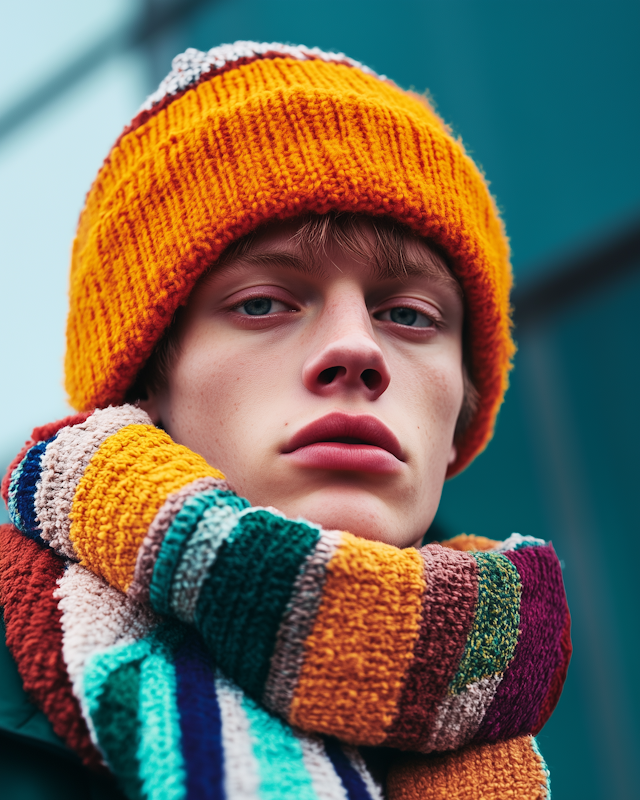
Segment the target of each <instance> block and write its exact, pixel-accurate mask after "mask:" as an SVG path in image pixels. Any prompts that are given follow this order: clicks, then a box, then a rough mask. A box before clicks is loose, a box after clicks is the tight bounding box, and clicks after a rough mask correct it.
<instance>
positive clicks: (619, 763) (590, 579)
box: [519, 329, 636, 800]
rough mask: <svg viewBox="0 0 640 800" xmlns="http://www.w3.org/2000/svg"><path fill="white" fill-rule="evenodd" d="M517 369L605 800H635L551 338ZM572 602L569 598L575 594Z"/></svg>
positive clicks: (627, 734) (538, 333) (610, 645)
mask: <svg viewBox="0 0 640 800" xmlns="http://www.w3.org/2000/svg"><path fill="white" fill-rule="evenodd" d="M521 344H522V346H521V349H520V362H519V368H520V372H521V380H523V382H524V383H525V385H526V389H527V391H526V392H525V397H526V398H527V400H525V402H528V405H529V408H528V409H527V411H528V414H527V418H528V419H529V421H530V426H531V429H532V433H533V435H532V436H531V441H532V446H533V448H534V452H535V456H536V461H537V463H538V468H539V474H540V483H541V485H542V486H543V487H544V489H545V494H546V496H547V498H548V501H549V506H550V508H549V512H550V513H549V517H550V519H551V520H554V523H553V525H552V529H555V530H556V531H557V534H558V535H557V541H558V542H562V546H563V549H564V550H565V555H566V557H567V560H568V562H569V564H570V567H569V568H570V570H571V575H572V584H573V589H574V592H575V594H574V597H573V607H572V617H573V625H574V626H575V627H576V628H577V629H578V630H579V633H580V638H581V639H582V640H583V641H584V642H586V644H587V650H588V652H587V653H586V654H585V655H586V658H584V659H583V660H582V663H583V666H582V669H583V670H584V672H585V674H586V675H587V679H588V682H589V685H590V686H589V688H590V692H589V694H590V700H591V708H590V709H589V710H588V713H589V712H591V713H593V714H594V715H595V716H596V720H595V723H596V724H595V725H594V726H593V729H594V730H598V731H599V732H600V734H601V736H600V738H599V740H598V742H596V743H595V749H596V751H598V750H601V751H602V754H603V760H604V762H605V764H606V767H605V770H604V773H605V778H606V780H607V782H608V787H607V789H608V794H607V798H608V800H634V798H635V797H636V794H635V789H634V787H635V774H634V773H635V767H634V764H635V763H636V758H635V757H634V753H632V752H631V748H630V747H629V744H628V743H629V742H630V741H632V725H631V721H630V720H629V719H628V714H627V710H626V706H625V704H624V702H623V698H622V697H621V696H620V691H619V688H618V687H619V686H620V685H621V683H622V670H621V669H620V668H619V664H618V663H617V651H616V648H615V642H614V641H613V636H612V635H611V633H610V631H609V628H608V626H607V622H606V621H607V619H611V618H612V616H611V615H612V614H613V612H612V610H611V608H610V607H609V606H610V604H609V602H608V598H607V596H606V594H605V592H603V591H602V583H601V581H600V580H599V576H598V571H597V566H596V564H595V562H594V554H595V553H597V542H598V536H597V531H596V530H595V529H594V524H593V519H594V514H593V513H592V511H591V509H590V507H589V505H590V504H589V492H588V488H587V481H586V476H585V475H584V471H583V469H582V468H581V456H580V453H579V451H578V448H577V445H576V438H575V434H574V431H573V429H572V424H571V415H570V414H569V413H568V408H567V400H566V397H565V389H564V383H563V380H562V370H561V368H560V365H559V364H557V363H556V357H555V354H554V350H553V345H552V343H551V341H550V336H549V334H548V333H547V332H546V331H544V330H543V329H536V330H535V331H532V332H530V333H529V334H528V335H527V336H526V338H525V339H524V340H523V341H522V343H521ZM569 599H570V603H571V600H572V598H571V597H570V598H569Z"/></svg>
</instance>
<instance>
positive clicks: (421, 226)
mask: <svg viewBox="0 0 640 800" xmlns="http://www.w3.org/2000/svg"><path fill="white" fill-rule="evenodd" d="M330 210H336V211H349V212H360V213H364V214H369V215H373V216H386V217H392V218H394V219H396V220H398V221H399V222H401V223H404V224H405V225H407V226H408V227H409V228H411V229H412V230H413V231H415V232H416V233H417V234H419V235H420V236H425V237H428V238H429V239H431V240H433V241H435V242H436V243H437V244H438V245H439V246H440V247H441V248H443V250H444V251H445V252H446V254H447V256H448V261H449V263H450V266H451V268H452V269H453V271H454V272H455V274H456V276H457V277H458V279H459V281H460V283H461V284H462V287H463V289H464V294H465V302H466V318H465V319H466V325H467V329H468V332H469V342H470V354H471V372H472V379H473V382H474V384H475V386H476V388H477V390H478V392H479V396H480V403H479V407H478V410H477V413H476V414H475V416H474V419H473V420H472V422H471V424H470V426H469V427H468V429H467V430H466V432H465V433H464V436H463V438H462V440H461V441H460V442H459V443H458V447H457V459H456V461H455V463H453V464H452V465H451V466H450V468H449V473H448V474H449V475H453V474H456V473H457V472H459V471H460V470H462V469H463V468H464V467H465V466H466V465H467V464H468V463H469V462H470V461H471V459H473V457H474V456H475V455H476V454H477V453H478V452H479V451H480V450H481V449H482V448H483V447H484V446H485V444H486V443H487V441H488V440H489V438H490V437H491V434H492V431H493V425H494V421H495V417H496V414H497V411H498V408H499V406H500V403H501V402H502V398H503V395H504V392H505V389H506V386H507V373H508V370H509V368H510V364H511V358H512V355H513V352H514V345H513V342H512V339H511V335H510V320H509V290H510V287H511V272H510V266H509V252H508V244H507V240H506V237H505V234H504V231H503V228H502V224H501V222H500V219H499V217H498V214H497V211H496V208H495V205H494V202H493V200H492V198H491V196H490V194H489V192H488V189H487V186H486V184H485V182H484V179H483V177H482V176H481V174H480V172H479V171H478V169H477V168H476V166H475V165H474V164H473V162H472V161H471V159H470V158H469V157H468V156H467V155H466V154H465V152H464V149H463V147H462V145H461V143H460V142H459V141H456V140H454V139H453V137H452V136H451V134H450V132H449V131H448V129H447V128H446V126H445V125H444V123H443V122H442V120H441V119H440V118H439V117H438V116H437V115H436V113H435V112H434V111H433V109H432V108H431V107H430V106H429V104H428V103H427V101H426V100H425V99H424V98H423V97H420V96H418V95H415V94H411V93H408V92H403V91H402V90H400V89H399V88H398V87H397V86H396V85H395V84H393V83H392V82H391V81H389V80H387V79H386V78H384V77H380V76H378V75H376V74H375V73H374V72H372V71H371V70H369V69H367V68H366V67H364V66H363V65H361V64H358V63H357V62H355V61H353V60H351V59H348V58H347V57H346V56H343V55H341V54H335V53H324V52H322V51H320V50H317V49H307V48H304V47H288V46H284V45H281V44H257V43H255V42H236V43H235V44H234V45H226V46H223V47H217V48H213V49H212V50H210V51H209V52H208V53H202V52H200V51H197V50H193V49H190V50H187V51H186V52H185V53H184V54H182V55H181V56H178V57H177V58H176V59H174V62H173V70H172V72H171V73H170V74H169V76H168V77H167V78H166V79H165V80H164V81H163V82H162V84H161V85H160V88H159V89H158V91H157V92H156V93H155V94H153V95H151V97H150V98H149V100H148V101H147V102H146V103H145V105H144V106H143V109H142V110H141V111H140V113H139V114H138V115H137V116H136V117H135V118H134V120H133V121H132V123H131V124H130V125H129V126H128V127H127V128H126V129H125V131H124V132H123V134H122V135H121V136H120V138H119V139H118V141H117V142H116V144H115V145H114V147H113V148H112V150H111V152H110V153H109V155H108V157H107V159H106V160H105V162H104V164H103V166H102V168H101V170H100V172H99V174H98V176H97V178H96V180H95V182H94V184H93V186H92V187H91V189H90V191H89V193H88V195H87V200H86V204H85V208H84V210H83V212H82V215H81V218H80V223H79V226H78V232H77V236H76V239H75V242H74V247H73V256H72V265H71V285H70V311H69V318H68V324H67V354H66V362H65V364H66V366H65V369H66V386H67V390H68V393H69V396H70V400H71V403H72V405H73V406H74V407H76V408H78V409H81V410H86V409H90V408H93V407H95V406H98V407H104V406H106V405H108V404H110V403H114V404H117V403H121V402H122V401H123V399H124V397H125V394H126V392H127V389H128V388H129V387H130V386H131V384H132V383H133V381H134V379H135V377H136V375H137V373H138V371H139V370H140V368H141V367H142V366H143V364H144V363H145V361H146V360H147V359H148V357H149V355H150V354H151V352H152V350H153V348H154V346H155V344H156V343H157V341H158V339H159V338H160V336H161V334H162V332H163V330H164V329H165V328H166V326H167V325H168V324H169V322H170V321H171V319H172V315H173V313H174V311H175V310H176V309H177V308H178V306H179V305H180V304H182V303H184V302H185V301H186V299H187V298H188V296H189V293H190V292H191V290H192V288H193V286H194V284H195V282H196V280H197V279H198V277H199V276H200V275H201V274H202V272H203V271H204V270H205V269H206V268H207V267H209V266H210V265H211V264H212V263H213V262H215V260H216V259H217V258H218V256H219V255H220V254H221V253H222V251H223V250H224V249H225V248H226V247H227V246H228V245H229V244H230V243H231V242H233V241H234V240H235V239H237V238H239V237H240V236H242V235H244V234H246V233H248V232H250V231H251V230H253V229H255V228H256V227H257V226H258V225H260V224H261V223H264V222H266V221H268V220H274V219H279V220H283V219H289V218H294V217H297V216H299V215H301V214H303V213H307V212H316V213H320V214H322V213H325V212H328V211H330Z"/></svg>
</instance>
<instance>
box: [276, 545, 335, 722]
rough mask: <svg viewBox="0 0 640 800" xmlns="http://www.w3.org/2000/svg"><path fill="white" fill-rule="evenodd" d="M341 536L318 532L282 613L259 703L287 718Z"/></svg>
mask: <svg viewBox="0 0 640 800" xmlns="http://www.w3.org/2000/svg"><path fill="white" fill-rule="evenodd" d="M341 539H342V532H341V531H324V530H323V531H322V532H321V534H320V538H319V539H318V542H317V544H316V546H315V548H314V550H313V551H312V552H311V553H310V554H309V556H307V559H306V560H305V562H304V564H303V566H302V568H301V570H300V573H299V574H298V577H297V578H296V581H295V583H294V586H293V591H292V593H291V599H290V600H289V603H288V606H287V610H286V611H285V613H284V616H283V618H282V622H281V623H280V628H279V630H278V635H277V638H276V645H275V648H274V652H273V656H272V658H271V667H270V669H269V675H268V677H267V681H266V684H265V689H264V694H263V702H264V704H265V705H266V706H267V708H269V709H271V710H272V711H275V712H276V713H277V714H279V715H280V716H282V717H284V718H285V719H288V717H289V710H290V706H291V701H292V699H293V695H294V692H295V688H296V684H297V682H298V675H299V673H300V668H301V667H302V662H303V660H304V645H305V641H306V640H307V637H308V636H309V634H310V633H311V629H312V628H313V624H314V622H315V619H316V615H317V613H318V609H319V608H320V603H321V602H322V592H323V589H324V584H325V581H326V577H327V565H328V564H329V562H330V561H331V559H332V558H333V555H334V553H335V552H336V550H337V549H338V547H339V545H340V541H341Z"/></svg>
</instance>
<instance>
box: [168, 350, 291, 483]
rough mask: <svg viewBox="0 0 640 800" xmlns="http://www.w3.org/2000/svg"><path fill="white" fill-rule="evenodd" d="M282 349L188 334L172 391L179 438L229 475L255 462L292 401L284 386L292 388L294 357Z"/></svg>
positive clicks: (172, 424) (173, 420)
mask: <svg viewBox="0 0 640 800" xmlns="http://www.w3.org/2000/svg"><path fill="white" fill-rule="evenodd" d="M277 350H278V349H277V348H275V351H276V352H274V348H271V347H261V346H260V343H258V344H256V343H255V342H253V343H252V342H248V341H246V340H243V339H238V338H234V337H224V336H221V337H213V336H211V335H210V334H209V335H207V336H198V335H192V336H185V339H184V340H183V343H182V348H181V352H180V355H179V356H178V359H177V361H176V364H175V366H174V369H173V371H172V375H171V380H170V385H169V392H168V398H169V399H170V408H168V409H167V410H168V411H169V420H170V422H169V424H168V425H167V427H168V430H169V433H170V434H171V436H172V437H173V438H174V440H176V441H178V442H180V443H181V444H184V445H186V446H187V447H190V448H191V449H193V450H196V451H197V452H199V453H200V454H201V455H202V456H204V458H206V459H207V460H208V461H209V462H210V463H212V464H214V465H215V466H216V467H218V468H219V469H221V470H222V471H223V472H225V473H226V474H227V475H228V476H231V475H234V476H236V475H240V474H244V473H246V472H247V471H249V472H250V471H251V469H253V468H255V466H256V465H255V463H254V462H255V461H256V460H258V461H259V459H260V450H261V446H260V443H264V442H265V441H266V440H267V439H268V434H269V431H270V430H271V428H272V427H273V426H274V425H275V423H276V421H277V419H278V418H279V417H280V416H281V415H282V411H283V409H284V408H285V407H286V405H287V396H284V388H286V387H289V391H288V392H287V394H288V395H292V394H293V392H292V391H291V381H290V378H291V376H290V375H289V373H290V372H291V371H292V370H293V365H292V363H291V358H289V359H287V358H284V357H282V354H279V353H278V352H277ZM283 387H284V388H283ZM163 421H164V420H163Z"/></svg>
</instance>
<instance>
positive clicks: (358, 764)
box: [341, 744, 385, 800]
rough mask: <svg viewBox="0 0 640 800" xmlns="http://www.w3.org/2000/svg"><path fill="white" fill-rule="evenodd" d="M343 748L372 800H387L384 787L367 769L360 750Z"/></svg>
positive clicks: (352, 747) (346, 746) (348, 747)
mask: <svg viewBox="0 0 640 800" xmlns="http://www.w3.org/2000/svg"><path fill="white" fill-rule="evenodd" d="M341 746H342V750H343V752H344V754H345V755H346V757H347V758H348V759H349V761H350V762H351V766H352V767H353V768H354V769H355V771H356V772H357V773H358V775H360V777H361V778H362V782H363V783H364V785H365V786H366V787H367V791H368V792H369V796H370V797H371V800H385V798H384V792H383V790H382V787H381V786H380V784H379V783H378V782H377V781H374V779H373V776H372V775H371V773H370V772H369V770H368V769H367V765H366V764H365V763H364V758H362V756H361V755H360V751H359V750H358V748H357V747H354V746H353V745H348V744H343V745H341Z"/></svg>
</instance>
